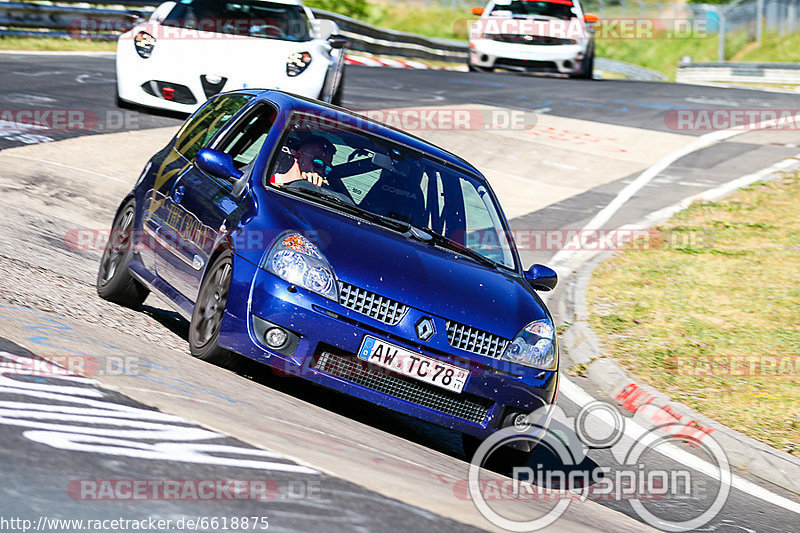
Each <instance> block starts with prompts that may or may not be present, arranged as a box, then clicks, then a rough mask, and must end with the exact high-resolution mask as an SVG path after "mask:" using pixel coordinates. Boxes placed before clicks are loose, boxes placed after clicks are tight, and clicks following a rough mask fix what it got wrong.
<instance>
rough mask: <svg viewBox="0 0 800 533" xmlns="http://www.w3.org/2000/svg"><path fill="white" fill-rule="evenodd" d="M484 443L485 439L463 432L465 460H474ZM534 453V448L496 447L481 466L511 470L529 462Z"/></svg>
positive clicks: (462, 443)
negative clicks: (524, 450)
mask: <svg viewBox="0 0 800 533" xmlns="http://www.w3.org/2000/svg"><path fill="white" fill-rule="evenodd" d="M482 443H483V439H480V438H478V437H475V436H473V435H469V434H467V433H462V434H461V447H462V449H463V450H464V460H465V461H467V462H472V458H473V457H474V456H475V452H477V451H478V447H479V446H480V445H481V444H482ZM532 455H533V450H531V451H527V452H523V451H520V450H516V449H513V448H511V447H508V446H501V447H500V448H499V449H496V450H495V451H494V452H493V453H492V454H491V455H490V456H489V457H488V458H486V459H485V462H484V464H482V465H481V466H484V467H486V468H490V469H496V470H500V471H506V470H511V469H513V468H514V467H515V466H524V465H526V464H528V461H529V460H530V458H531V456H532Z"/></svg>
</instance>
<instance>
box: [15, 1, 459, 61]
mask: <svg viewBox="0 0 800 533" xmlns="http://www.w3.org/2000/svg"><path fill="white" fill-rule="evenodd" d="M109 1H110V2H111V3H113V5H114V6H118V7H117V8H98V7H72V6H68V5H57V6H56V5H45V4H36V3H32V2H8V1H0V27H3V26H4V27H5V29H0V35H14V36H31V37H73V38H86V39H94V40H108V39H114V38H116V36H117V35H118V34H119V33H121V32H123V31H125V30H127V29H128V28H130V27H131V26H132V25H133V23H134V22H135V21H136V20H137V19H138V18H142V17H147V16H149V14H150V13H151V12H152V11H153V9H154V8H155V7H156V6H158V5H159V4H160V3H161V2H159V1H158V0H109ZM68 3H76V4H78V3H79V4H81V5H82V6H85V5H86V4H85V3H84V2H79V0H59V4H68ZM104 5H107V4H104ZM137 8H138V9H137ZM311 11H312V12H313V13H314V16H315V17H317V18H318V19H328V20H332V21H334V22H336V24H338V26H339V28H340V31H341V33H342V34H343V35H345V36H347V37H348V38H349V39H350V49H351V50H356V51H362V52H369V53H373V54H387V55H395V56H401V57H414V58H419V59H437V60H443V61H454V62H464V61H466V59H467V53H468V50H469V47H468V45H467V43H465V42H462V41H456V40H450V39H435V38H429V37H423V36H421V35H416V34H413V33H405V32H400V31H393V30H386V29H382V28H376V27H375V26H370V25H369V24H365V23H364V22H361V21H359V20H356V19H353V18H350V17H346V16H344V15H340V14H338V13H333V12H330V11H324V10H321V9H312V10H311Z"/></svg>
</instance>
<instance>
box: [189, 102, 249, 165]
mask: <svg viewBox="0 0 800 533" xmlns="http://www.w3.org/2000/svg"><path fill="white" fill-rule="evenodd" d="M252 99H253V96H251V95H249V94H231V95H225V96H218V97H216V98H215V99H213V100H211V101H209V102H208V103H206V105H204V106H203V107H202V108H201V109H200V111H199V112H198V113H197V114H196V115H195V116H193V117H192V118H191V119H189V121H188V122H186V124H184V125H183V128H181V131H179V132H178V136H177V138H176V139H175V150H177V151H178V152H180V154H181V155H183V157H185V158H186V159H188V160H190V161H191V160H193V159H194V157H195V156H196V155H197V152H198V151H199V150H200V148H203V147H205V146H206V145H207V144H208V143H209V141H210V140H211V139H212V138H213V137H214V135H215V134H216V133H217V132H218V131H219V130H220V129H221V128H222V127H223V126H224V125H225V124H227V122H228V121H229V120H230V119H231V118H233V116H234V115H235V114H236V113H237V112H238V111H239V110H240V109H241V108H242V107H244V106H245V104H247V102H249V101H250V100H252Z"/></svg>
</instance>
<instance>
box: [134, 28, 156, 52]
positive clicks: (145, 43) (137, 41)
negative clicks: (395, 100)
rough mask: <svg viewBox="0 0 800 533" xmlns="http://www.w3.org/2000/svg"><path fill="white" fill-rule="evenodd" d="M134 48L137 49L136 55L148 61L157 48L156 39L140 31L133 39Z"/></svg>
mask: <svg viewBox="0 0 800 533" xmlns="http://www.w3.org/2000/svg"><path fill="white" fill-rule="evenodd" d="M133 46H135V47H136V53H137V54H139V57H141V58H142V59H147V58H148V57H150V55H151V54H152V53H153V48H155V46H156V38H155V37H153V36H152V35H150V34H149V33H147V32H146V31H140V32H139V33H137V34H136V37H134V38H133Z"/></svg>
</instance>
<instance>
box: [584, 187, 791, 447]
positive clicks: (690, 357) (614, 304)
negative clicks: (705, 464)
mask: <svg viewBox="0 0 800 533" xmlns="http://www.w3.org/2000/svg"><path fill="white" fill-rule="evenodd" d="M798 196H800V174H793V175H788V176H786V177H784V178H783V179H780V180H776V181H771V182H766V183H756V184H753V185H751V186H750V187H748V188H746V189H745V190H742V191H739V192H737V193H736V194H735V195H733V196H732V197H731V198H730V199H728V200H727V201H723V202H709V203H701V204H694V205H692V206H691V207H690V208H689V209H687V210H685V211H683V212H681V213H679V214H678V215H676V216H675V217H674V218H673V219H672V220H671V221H669V222H668V223H666V224H664V225H663V226H661V227H659V228H657V229H659V230H660V232H659V235H661V239H659V240H653V239H651V240H649V241H648V243H649V246H642V245H641V243H640V244H639V245H638V246H637V247H634V246H630V247H628V248H627V249H625V250H623V251H621V252H619V253H617V254H615V255H614V256H613V257H612V258H611V259H610V260H608V261H606V262H605V263H603V264H602V265H601V266H600V267H598V269H597V270H595V272H594V274H593V276H592V282H591V285H590V287H589V293H588V299H589V305H590V309H591V319H590V320H591V324H592V327H593V328H595V330H596V331H597V332H598V335H599V336H600V338H601V340H602V342H603V345H604V351H605V353H606V354H608V355H610V356H612V357H614V358H615V359H616V360H617V361H618V362H619V363H620V364H621V365H622V366H623V367H625V368H627V369H628V370H630V371H631V372H633V373H634V374H635V375H638V376H639V377H640V378H641V379H643V380H644V381H646V382H647V383H649V384H651V385H653V386H654V387H656V388H657V389H659V390H661V391H663V392H665V393H667V394H669V395H670V396H671V397H672V398H673V399H674V400H676V401H679V402H683V403H685V404H687V405H689V406H690V407H691V408H693V409H696V410H697V411H699V412H701V413H703V414H705V415H707V416H709V417H711V418H714V419H716V420H719V421H720V422H722V423H723V424H726V425H728V426H730V427H732V428H734V429H736V430H738V431H741V432H743V433H745V434H747V435H749V436H751V437H753V438H756V439H759V440H761V441H763V442H766V443H767V444H770V445H772V446H774V447H776V448H778V449H782V450H785V451H787V452H790V453H793V454H796V455H798V456H800V365H798V364H796V363H792V365H794V366H792V367H785V368H784V371H782V372H766V373H762V374H761V375H742V374H741V373H737V372H734V371H728V372H727V373H726V371H725V367H724V364H725V362H726V361H727V362H728V364H731V361H739V363H736V364H741V361H742V360H744V359H746V358H750V357H755V358H760V359H759V361H760V362H759V363H758V364H760V365H763V364H765V363H764V361H771V360H772V359H769V358H770V357H772V356H781V359H779V361H780V362H779V364H784V363H787V362H788V361H790V360H791V361H798V362H800V357H798V356H800V212H798V210H797V198H798ZM783 356H794V357H796V358H798V359H791V358H785V357H783ZM733 358H735V359H733ZM743 358H744V359H743ZM764 358H766V359H764ZM708 361H714V365H712V366H714V367H716V368H714V369H713V370H712V369H711V368H708V365H705V366H704V367H703V371H702V372H692V371H686V368H694V369H695V370H697V369H700V368H701V366H700V365H701V363H703V362H708ZM687 362H688V364H689V365H690V366H688V367H687V366H685V364H686V363H687ZM717 362H719V363H717ZM695 364H696V365H697V366H691V365H695ZM717 364H720V365H723V366H719V367H717ZM745 364H749V363H745Z"/></svg>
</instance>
